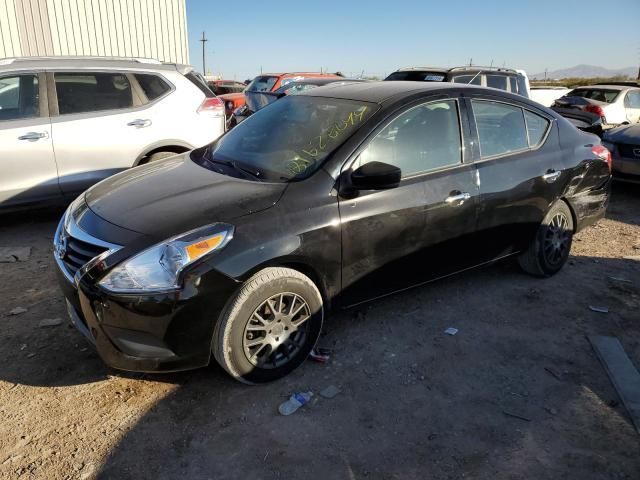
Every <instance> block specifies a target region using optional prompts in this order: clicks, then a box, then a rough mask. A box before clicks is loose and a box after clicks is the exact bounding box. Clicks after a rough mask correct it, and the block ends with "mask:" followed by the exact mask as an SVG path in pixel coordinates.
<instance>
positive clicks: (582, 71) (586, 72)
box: [530, 65, 638, 80]
mask: <svg viewBox="0 0 640 480" xmlns="http://www.w3.org/2000/svg"><path fill="white" fill-rule="evenodd" d="M618 75H626V76H629V77H631V78H636V77H637V75H638V67H627V68H618V69H614V70H611V69H608V68H604V67H596V66H594V65H576V66H575V67H571V68H563V69H560V70H552V71H550V72H547V79H554V78H557V79H560V78H595V77H616V76H618ZM530 78H532V79H534V80H535V79H537V80H543V79H544V72H543V73H536V74H535V75H531V76H530Z"/></svg>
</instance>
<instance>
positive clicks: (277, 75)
mask: <svg viewBox="0 0 640 480" xmlns="http://www.w3.org/2000/svg"><path fill="white" fill-rule="evenodd" d="M289 75H309V76H314V77H339V75H336V74H335V73H320V72H286V73H261V74H260V75H257V76H258V77H286V76H289Z"/></svg>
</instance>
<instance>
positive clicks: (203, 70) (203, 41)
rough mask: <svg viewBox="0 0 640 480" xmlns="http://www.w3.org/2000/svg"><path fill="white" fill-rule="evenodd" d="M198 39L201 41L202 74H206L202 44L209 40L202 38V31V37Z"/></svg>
mask: <svg viewBox="0 0 640 480" xmlns="http://www.w3.org/2000/svg"><path fill="white" fill-rule="evenodd" d="M198 41H199V42H202V75H206V74H207V69H206V65H205V63H204V44H205V42H208V41H209V40H207V39H206V38H204V32H202V38H201V39H200V40H198Z"/></svg>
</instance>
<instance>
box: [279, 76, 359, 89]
mask: <svg viewBox="0 0 640 480" xmlns="http://www.w3.org/2000/svg"><path fill="white" fill-rule="evenodd" d="M336 82H354V83H364V82H366V80H362V79H360V78H342V77H311V78H304V79H302V80H297V81H295V82H291V83H287V84H286V85H283V86H285V87H288V86H290V85H326V84H329V83H336ZM280 88H282V87H280Z"/></svg>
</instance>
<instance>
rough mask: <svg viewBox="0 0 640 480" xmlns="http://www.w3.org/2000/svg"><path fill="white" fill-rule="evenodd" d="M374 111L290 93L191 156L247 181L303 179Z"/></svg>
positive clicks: (353, 103) (373, 107) (362, 105)
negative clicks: (224, 168)
mask: <svg viewBox="0 0 640 480" xmlns="http://www.w3.org/2000/svg"><path fill="white" fill-rule="evenodd" d="M377 108H378V105H376V104H372V103H367V102H357V101H352V100H343V99H336V98H324V97H309V96H305V95H292V96H290V97H286V98H283V99H282V100H279V101H277V102H275V103H273V105H270V106H269V108H265V109H262V110H260V111H259V112H257V113H256V114H254V115H252V116H250V117H249V118H248V119H246V120H245V121H243V122H242V123H240V124H239V125H238V126H236V127H235V128H234V129H233V130H231V131H229V132H228V133H227V134H226V135H224V136H223V137H221V138H220V139H219V140H217V141H216V142H214V143H212V144H211V145H209V146H208V147H207V148H206V149H204V150H203V151H195V152H194V154H195V155H192V158H193V160H194V161H195V162H196V163H199V164H200V165H202V166H203V167H205V168H209V169H211V170H215V171H220V168H219V167H220V166H221V165H223V166H230V167H233V168H234V169H235V170H239V171H241V172H244V173H245V175H239V176H243V177H244V178H250V179H253V180H264V181H269V182H288V181H291V180H294V179H295V180H297V179H301V178H305V177H307V176H309V175H311V174H312V173H313V172H315V171H316V170H317V169H318V168H319V167H320V166H321V165H322V162H323V161H324V160H325V159H326V158H327V157H328V156H329V155H330V154H331V153H332V152H334V151H335V150H336V149H337V148H338V147H339V146H340V145H341V144H342V143H343V142H344V141H345V140H347V139H348V138H349V137H350V136H351V135H353V133H354V132H355V131H356V130H358V128H360V126H361V125H362V124H363V123H364V122H365V121H367V120H368V119H369V118H370V117H371V115H373V113H374V112H375V111H376V110H377ZM200 154H201V157H200ZM223 173H227V172H223ZM229 174H231V173H229Z"/></svg>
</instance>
